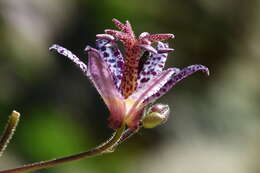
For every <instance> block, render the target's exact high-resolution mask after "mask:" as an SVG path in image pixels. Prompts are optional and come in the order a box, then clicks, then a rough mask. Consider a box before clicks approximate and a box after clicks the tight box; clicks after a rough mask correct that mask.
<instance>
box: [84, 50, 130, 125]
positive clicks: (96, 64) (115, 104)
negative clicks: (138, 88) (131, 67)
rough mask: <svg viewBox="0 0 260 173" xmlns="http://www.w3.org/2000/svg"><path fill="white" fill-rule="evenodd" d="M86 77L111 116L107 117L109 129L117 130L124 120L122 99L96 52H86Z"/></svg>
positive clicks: (105, 64) (105, 65)
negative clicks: (87, 76) (87, 57)
mask: <svg viewBox="0 0 260 173" xmlns="http://www.w3.org/2000/svg"><path fill="white" fill-rule="evenodd" d="M88 55H89V59H88V67H89V68H88V75H89V78H90V80H91V81H92V82H93V84H94V86H95V88H96V89H97V90H98V92H99V94H100V95H101V97H102V98H103V100H104V102H105V103H106V105H107V107H108V109H109V111H110V113H111V115H110V117H109V122H110V127H111V128H118V126H120V125H121V123H122V122H123V119H124V114H125V104H124V98H123V96H122V95H121V93H120V92H119V91H118V89H117V88H116V86H115V85H114V79H113V78H112V75H111V72H110V70H109V68H108V66H107V63H106V62H105V61H104V60H103V59H102V58H101V57H100V54H99V53H98V52H96V51H92V50H89V51H88Z"/></svg>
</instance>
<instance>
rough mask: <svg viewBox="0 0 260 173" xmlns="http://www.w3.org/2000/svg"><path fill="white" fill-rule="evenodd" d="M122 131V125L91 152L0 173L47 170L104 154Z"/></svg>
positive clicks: (119, 136)
mask: <svg viewBox="0 0 260 173" xmlns="http://www.w3.org/2000/svg"><path fill="white" fill-rule="evenodd" d="M124 129H125V126H124V125H122V127H121V128H119V129H117V130H116V132H115V133H114V135H113V136H112V137H111V138H110V139H109V140H108V141H107V142H105V143H104V144H103V145H101V146H99V147H97V148H95V149H92V150H89V151H86V152H82V153H79V154H75V155H71V156H67V157H62V158H59V159H53V160H48V161H43V162H37V163H33V164H29V165H25V166H22V167H19V168H14V169H9V170H4V171H0V173H22V172H28V171H35V170H38V169H43V168H48V167H51V166H56V165H60V164H62V163H67V162H70V161H74V160H79V159H82V158H86V157H91V156H97V155H100V154H104V153H106V152H110V151H108V150H109V149H110V148H111V147H113V145H114V144H116V143H117V141H118V140H120V138H121V136H122V135H123V132H124Z"/></svg>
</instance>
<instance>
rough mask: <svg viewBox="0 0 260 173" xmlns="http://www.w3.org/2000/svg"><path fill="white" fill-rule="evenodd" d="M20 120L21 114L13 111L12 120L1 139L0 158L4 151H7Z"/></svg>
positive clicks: (9, 121) (10, 119)
mask: <svg viewBox="0 0 260 173" xmlns="http://www.w3.org/2000/svg"><path fill="white" fill-rule="evenodd" d="M19 118H20V114H19V113H18V112H16V111H13V112H12V114H11V115H10V118H9V120H8V122H7V124H6V127H5V130H4V132H3V135H2V137H1V139H0V157H1V156H2V154H3V152H4V150H5V149H6V147H7V145H8V143H9V141H10V140H11V138H12V137H13V134H14V131H15V129H16V127H17V124H18V122H19Z"/></svg>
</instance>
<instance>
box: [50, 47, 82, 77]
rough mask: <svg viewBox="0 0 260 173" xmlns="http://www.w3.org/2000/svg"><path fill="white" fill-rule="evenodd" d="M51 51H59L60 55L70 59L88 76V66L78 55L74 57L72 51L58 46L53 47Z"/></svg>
mask: <svg viewBox="0 0 260 173" xmlns="http://www.w3.org/2000/svg"><path fill="white" fill-rule="evenodd" d="M49 50H50V51H52V50H55V51H57V52H58V53H59V54H61V55H63V56H66V57H67V58H69V59H70V60H71V61H72V62H74V63H75V64H76V65H77V66H78V67H79V68H80V70H81V71H82V72H83V73H84V74H85V75H87V65H86V64H85V63H84V62H82V61H81V60H80V59H79V58H78V57H77V56H76V55H74V54H73V53H72V52H71V51H69V50H68V49H66V48H64V47H62V46H59V45H57V44H54V45H52V46H51V47H50V48H49Z"/></svg>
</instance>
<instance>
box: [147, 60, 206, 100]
mask: <svg viewBox="0 0 260 173" xmlns="http://www.w3.org/2000/svg"><path fill="white" fill-rule="evenodd" d="M197 71H202V72H204V73H206V74H207V75H209V69H208V68H207V67H205V66H203V65H200V64H197V65H191V66H188V67H186V68H184V69H182V70H181V71H180V72H178V73H177V74H174V75H173V76H172V77H171V79H170V80H169V81H168V82H167V83H166V84H165V85H164V86H163V87H162V88H161V89H160V90H159V91H158V92H157V93H155V94H153V95H152V96H150V97H148V98H147V99H146V100H145V101H144V103H145V104H149V103H151V102H153V101H155V100H156V99H158V98H159V97H161V96H163V95H164V94H165V93H167V92H168V91H169V90H170V89H171V88H172V87H173V86H174V85H176V84H177V83H178V82H180V81H181V80H182V79H184V78H186V77H188V76H190V75H191V74H193V73H195V72H197Z"/></svg>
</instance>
